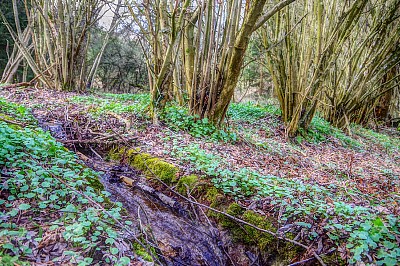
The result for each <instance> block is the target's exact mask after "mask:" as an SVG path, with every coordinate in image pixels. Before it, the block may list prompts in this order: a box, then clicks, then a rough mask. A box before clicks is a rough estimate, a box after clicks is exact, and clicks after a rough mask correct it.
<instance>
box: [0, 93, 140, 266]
mask: <svg viewBox="0 0 400 266" xmlns="http://www.w3.org/2000/svg"><path fill="white" fill-rule="evenodd" d="M1 101H2V102H1V104H0V113H1V114H3V113H7V114H9V115H10V116H13V117H12V118H13V119H14V121H18V122H27V121H33V117H32V116H31V115H30V114H29V111H28V110H27V109H25V108H24V107H21V106H19V105H15V104H11V103H5V102H4V100H1ZM0 142H1V143H2V145H0V169H1V180H0V181H1V182H0V190H1V196H2V197H1V200H0V216H1V224H0V254H2V256H1V264H2V265H15V264H14V263H18V261H26V260H31V261H32V260H33V261H35V260H36V257H35V256H36V255H37V254H36V253H33V252H34V250H33V247H34V246H35V245H36V246H37V244H38V243H41V241H42V240H43V237H44V233H50V234H51V233H52V232H53V233H55V232H57V230H60V232H62V238H63V240H62V242H65V243H67V244H66V246H65V250H63V251H62V255H63V256H66V258H68V259H69V260H70V261H71V262H73V263H76V264H77V265H92V263H95V262H96V260H98V259H99V258H102V260H103V259H104V261H105V262H107V263H112V264H114V265H129V263H130V261H131V260H134V259H135V254H133V253H129V252H126V250H125V251H124V250H122V249H120V248H119V247H120V246H121V243H123V242H127V243H132V242H133V241H134V240H133V239H134V236H132V235H131V236H127V231H126V230H125V229H126V228H128V227H127V226H129V225H131V224H132V222H131V221H129V219H126V217H124V214H123V209H122V204H121V203H118V202H116V203H111V202H110V201H109V199H108V197H107V196H108V195H109V194H108V192H106V191H103V189H104V188H103V186H102V184H101V183H100V181H99V179H98V178H99V173H97V172H94V171H93V170H91V169H89V168H87V167H85V166H83V165H82V164H81V163H80V162H79V160H78V158H77V156H76V155H75V154H74V153H72V152H70V151H68V150H67V149H65V148H64V147H63V146H62V145H61V144H60V143H58V142H56V141H55V139H54V138H53V137H52V136H51V135H50V133H49V132H44V131H43V130H42V129H40V128H37V127H36V126H35V125H31V126H27V127H23V128H22V127H21V128H18V127H14V126H13V125H11V124H9V123H6V122H2V121H0ZM34 217H42V218H41V219H39V221H40V222H36V221H37V220H35V219H34ZM21 223H22V226H21ZM121 225H122V227H121ZM125 226H126V228H125V229H124V227H125ZM44 231H45V232H44ZM128 232H129V230H128ZM123 234H125V236H124V235H123ZM128 235H129V234H128ZM27 243H31V244H27ZM35 243H36V244H35ZM53 260H54V262H56V261H57V258H54V259H53Z"/></svg>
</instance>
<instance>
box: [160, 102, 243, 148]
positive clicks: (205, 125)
mask: <svg viewBox="0 0 400 266" xmlns="http://www.w3.org/2000/svg"><path fill="white" fill-rule="evenodd" d="M162 119H163V120H164V121H165V122H166V123H167V125H168V126H169V127H170V128H172V129H174V130H184V131H186V132H188V133H189V134H190V135H192V136H194V137H196V138H200V137H210V138H211V139H212V140H217V141H219V140H221V141H225V142H235V141H236V140H237V135H236V133H234V132H232V131H231V130H230V129H226V130H224V129H220V128H218V127H216V126H215V125H214V124H212V123H211V122H210V121H209V120H208V119H207V118H203V119H199V117H197V116H193V115H190V114H189V112H188V110H187V109H185V108H183V107H180V106H177V105H169V106H168V107H166V108H165V111H164V113H163V115H162Z"/></svg>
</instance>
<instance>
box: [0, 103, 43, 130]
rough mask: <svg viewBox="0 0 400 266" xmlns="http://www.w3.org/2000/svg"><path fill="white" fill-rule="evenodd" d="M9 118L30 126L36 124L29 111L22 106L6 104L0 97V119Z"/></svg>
mask: <svg viewBox="0 0 400 266" xmlns="http://www.w3.org/2000/svg"><path fill="white" fill-rule="evenodd" d="M5 115H6V116H11V117H13V118H14V119H16V120H18V121H20V122H26V123H30V124H34V123H36V120H35V118H34V117H33V116H32V114H31V113H30V110H29V109H28V108H26V107H25V106H22V105H16V104H13V103H10V102H8V101H7V100H6V99H4V98H1V97H0V118H1V117H3V118H4V119H7V117H6V116H5Z"/></svg>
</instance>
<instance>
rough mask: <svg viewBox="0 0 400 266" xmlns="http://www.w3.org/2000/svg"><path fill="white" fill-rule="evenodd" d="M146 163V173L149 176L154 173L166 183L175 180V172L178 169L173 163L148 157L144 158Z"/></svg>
mask: <svg viewBox="0 0 400 266" xmlns="http://www.w3.org/2000/svg"><path fill="white" fill-rule="evenodd" d="M135 159H136V157H135ZM146 163H147V167H148V168H149V169H148V170H147V171H146V174H148V175H149V176H150V177H151V176H152V174H154V175H156V176H157V177H158V178H159V179H161V180H162V181H163V182H165V183H166V184H168V185H170V184H171V183H175V182H176V174H177V173H178V169H177V168H176V167H175V166H174V165H172V164H170V163H167V162H164V161H161V160H160V159H158V158H153V159H148V160H146Z"/></svg>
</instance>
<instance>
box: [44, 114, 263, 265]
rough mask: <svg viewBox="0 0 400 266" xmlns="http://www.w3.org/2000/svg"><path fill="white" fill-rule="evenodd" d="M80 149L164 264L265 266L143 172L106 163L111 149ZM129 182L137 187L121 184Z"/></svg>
mask: <svg viewBox="0 0 400 266" xmlns="http://www.w3.org/2000/svg"><path fill="white" fill-rule="evenodd" d="M39 123H40V126H41V127H42V128H43V129H44V130H49V131H50V132H51V134H52V135H53V136H54V137H56V138H58V139H65V134H63V125H62V123H54V122H51V123H46V122H43V121H39ZM77 147H78V145H77V146H75V147H74V149H71V150H72V151H73V152H75V153H76V154H77V155H78V156H79V157H80V158H81V159H82V161H84V162H85V164H86V165H87V166H88V167H90V168H92V169H94V170H96V171H100V172H103V173H104V174H102V176H101V179H100V182H101V183H102V184H103V185H104V188H105V190H106V191H108V192H109V193H110V194H111V195H110V196H109V198H110V200H111V201H113V202H121V203H122V206H123V208H125V209H126V210H127V212H128V216H129V217H130V218H131V219H130V220H131V221H136V224H133V225H131V226H132V228H136V230H137V233H138V235H140V236H141V239H142V240H143V241H144V242H147V243H148V244H149V245H150V246H151V247H152V250H154V251H155V253H156V254H157V256H158V258H159V259H160V261H161V262H162V263H163V264H164V265H171V266H175V265H176V266H181V265H182V266H183V265H193V266H197V265H199V266H200V265H209V266H220V265H253V266H257V265H262V263H260V262H259V260H258V256H256V255H255V254H253V253H252V252H250V251H249V248H246V247H245V246H243V245H241V244H238V243H235V242H234V241H233V240H232V239H231V238H230V236H229V232H227V231H226V230H224V231H220V230H219V229H218V228H217V227H216V226H215V225H214V224H213V223H212V222H210V220H208V218H207V217H206V216H205V214H204V213H202V212H199V210H196V209H194V208H191V207H190V206H187V204H185V203H182V204H181V203H180V202H179V201H178V200H177V199H174V198H171V197H169V196H167V195H166V194H164V193H163V192H161V191H157V190H155V189H153V188H152V187H151V186H149V185H148V184H147V182H146V178H144V177H143V176H142V174H141V172H140V171H138V170H135V169H133V168H131V167H128V166H125V165H121V164H119V163H118V162H108V161H104V160H103V159H102V158H101V157H102V156H105V154H106V153H107V151H106V150H102V151H97V150H96V151H95V150H94V149H93V148H91V147H90V149H89V148H87V147H88V146H86V147H83V148H77ZM100 149H101V148H99V150H100ZM99 154H102V155H99ZM124 178H125V179H128V180H130V181H131V182H132V185H133V186H132V187H130V186H128V185H126V184H125V183H124V182H122V181H121V180H122V179H124ZM192 207H193V206H192Z"/></svg>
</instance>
